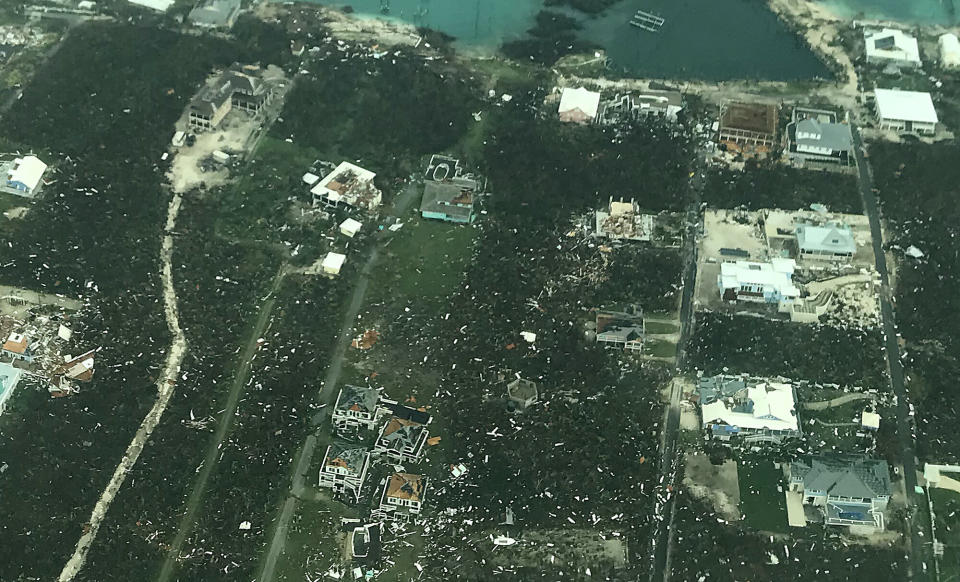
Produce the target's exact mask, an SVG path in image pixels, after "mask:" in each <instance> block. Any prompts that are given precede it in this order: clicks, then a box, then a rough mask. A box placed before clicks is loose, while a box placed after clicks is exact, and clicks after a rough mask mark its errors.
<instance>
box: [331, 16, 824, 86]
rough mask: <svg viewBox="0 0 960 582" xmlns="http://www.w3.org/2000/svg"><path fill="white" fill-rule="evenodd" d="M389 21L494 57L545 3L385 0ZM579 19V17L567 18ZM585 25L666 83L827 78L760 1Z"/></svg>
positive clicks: (634, 67) (625, 59)
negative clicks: (653, 23) (654, 23)
mask: <svg viewBox="0 0 960 582" xmlns="http://www.w3.org/2000/svg"><path fill="white" fill-rule="evenodd" d="M314 1H316V2H319V3H320V4H327V5H333V6H343V5H345V4H349V5H350V6H352V7H353V9H354V11H355V12H356V13H357V14H362V15H368V16H377V17H383V16H382V15H381V14H380V6H381V1H382V0H353V1H352V2H344V1H342V0H341V1H329V0H314ZM389 4H390V13H389V18H394V19H399V20H403V21H406V22H411V23H414V24H416V25H418V26H426V27H429V28H433V29H435V30H440V31H443V32H445V33H447V34H450V35H452V36H454V37H456V38H457V42H458V44H459V45H460V46H461V47H465V48H471V49H480V50H488V51H491V52H492V51H493V50H494V49H495V48H496V47H497V46H498V45H499V44H501V43H502V42H504V41H509V40H514V39H517V38H520V37H521V36H523V35H524V32H525V31H526V30H527V29H528V28H530V27H531V26H532V24H533V17H534V16H535V15H536V14H537V12H539V11H540V10H541V9H542V7H543V0H389ZM638 9H643V10H646V11H648V12H652V13H655V14H658V15H660V16H662V17H663V18H665V19H666V23H665V24H664V26H663V27H662V28H661V30H660V32H658V33H651V32H645V31H642V30H640V29H637V28H634V27H632V26H630V25H629V24H628V21H629V20H630V17H631V16H632V15H633V13H634V12H636V10H638ZM570 14H572V15H573V14H577V13H572V12H571V13H570ZM580 17H581V18H582V19H583V26H584V30H583V31H582V32H581V36H582V37H583V38H584V39H586V40H589V41H592V42H594V43H597V44H599V45H600V46H602V47H604V48H605V49H606V50H607V55H608V56H609V57H610V58H611V59H613V66H615V67H616V68H619V69H623V70H625V71H627V72H629V73H632V74H635V75H641V76H650V77H657V78H668V79H694V78H695V79H706V80H717V81H719V80H726V79H742V78H754V79H766V80H792V79H808V78H813V77H817V76H820V77H826V76H828V75H829V73H828V71H827V69H826V67H825V66H824V65H823V63H821V62H820V61H819V60H818V59H817V58H816V57H815V56H814V54H813V53H812V52H811V51H810V50H809V49H807V48H806V47H805V46H803V45H802V44H800V43H799V42H798V41H797V39H796V37H795V36H794V35H793V34H792V33H791V32H790V31H789V30H787V29H786V27H784V26H783V24H782V23H781V22H780V21H779V20H778V19H777V17H776V16H775V15H774V14H773V13H772V12H770V11H769V10H767V9H766V7H765V5H764V3H763V2H762V0H622V1H621V2H619V3H617V4H615V5H614V6H613V7H612V8H611V9H609V10H608V11H607V12H606V13H605V14H604V15H603V16H601V17H599V18H588V17H583V16H580Z"/></svg>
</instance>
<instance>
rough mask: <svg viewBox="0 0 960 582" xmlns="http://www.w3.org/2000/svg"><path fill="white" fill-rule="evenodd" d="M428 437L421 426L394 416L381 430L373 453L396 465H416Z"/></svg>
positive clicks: (425, 428)
mask: <svg viewBox="0 0 960 582" xmlns="http://www.w3.org/2000/svg"><path fill="white" fill-rule="evenodd" d="M429 437H430V433H429V430H428V429H427V427H426V426H424V425H423V424H420V423H419V422H416V421H414V420H410V419H407V418H397V417H396V416H394V417H392V418H391V419H390V420H389V421H388V422H387V424H385V425H384V426H383V429H381V431H380V436H379V437H377V442H376V444H374V445H373V452H374V453H377V454H378V455H383V456H385V457H387V458H389V459H393V460H395V461H397V462H398V463H405V462H411V463H416V462H417V461H419V460H420V457H421V455H423V449H424V447H426V446H427V438H429Z"/></svg>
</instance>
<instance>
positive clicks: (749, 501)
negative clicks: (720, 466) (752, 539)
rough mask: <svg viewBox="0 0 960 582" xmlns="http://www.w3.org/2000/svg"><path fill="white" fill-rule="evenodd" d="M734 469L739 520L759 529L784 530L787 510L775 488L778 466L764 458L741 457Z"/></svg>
mask: <svg viewBox="0 0 960 582" xmlns="http://www.w3.org/2000/svg"><path fill="white" fill-rule="evenodd" d="M737 469H738V471H739V475H740V510H741V511H742V512H743V522H744V523H745V524H746V525H748V526H750V527H752V528H754V529H756V530H759V531H764V532H774V533H786V532H787V527H788V526H787V510H786V507H785V506H784V497H783V492H782V491H778V490H777V486H778V485H780V483H781V481H782V479H783V473H782V472H781V471H780V469H777V468H776V467H774V465H773V462H772V461H769V460H764V459H759V460H756V461H747V462H743V461H741V462H740V464H739V466H738V468H737Z"/></svg>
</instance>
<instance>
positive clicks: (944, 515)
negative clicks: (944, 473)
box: [928, 487, 960, 582]
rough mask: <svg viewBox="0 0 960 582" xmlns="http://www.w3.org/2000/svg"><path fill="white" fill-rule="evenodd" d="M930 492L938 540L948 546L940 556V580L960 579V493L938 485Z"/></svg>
mask: <svg viewBox="0 0 960 582" xmlns="http://www.w3.org/2000/svg"><path fill="white" fill-rule="evenodd" d="M928 492H929V494H930V501H931V502H932V503H933V513H934V515H936V529H937V541H938V542H941V543H943V544H944V545H945V546H946V547H945V548H944V552H943V557H941V558H940V580H943V581H944V582H948V581H950V580H953V581H956V580H958V579H960V551H958V549H960V493H957V492H956V491H951V490H950V489H939V488H936V487H930V488H929V489H928Z"/></svg>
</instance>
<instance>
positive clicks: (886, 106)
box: [874, 89, 939, 135]
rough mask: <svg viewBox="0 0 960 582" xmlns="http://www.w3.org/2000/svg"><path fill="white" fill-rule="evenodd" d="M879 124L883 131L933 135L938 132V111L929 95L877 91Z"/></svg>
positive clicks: (884, 90)
mask: <svg viewBox="0 0 960 582" xmlns="http://www.w3.org/2000/svg"><path fill="white" fill-rule="evenodd" d="M874 94H875V95H876V99H877V104H876V106H877V123H878V125H879V126H880V128H881V129H892V130H896V131H908V132H916V133H919V134H925V135H932V134H933V133H934V132H936V130H937V122H938V121H939V119H938V118H937V110H936V109H934V107H933V99H932V98H931V97H930V94H929V93H922V92H920V91H898V90H896V89H876V90H875V91H874Z"/></svg>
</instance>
